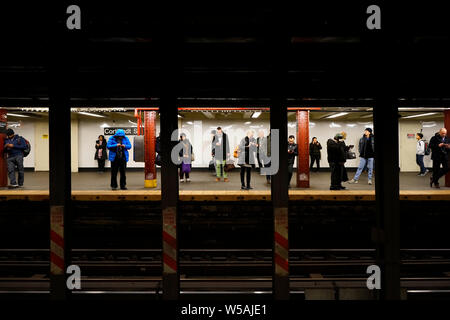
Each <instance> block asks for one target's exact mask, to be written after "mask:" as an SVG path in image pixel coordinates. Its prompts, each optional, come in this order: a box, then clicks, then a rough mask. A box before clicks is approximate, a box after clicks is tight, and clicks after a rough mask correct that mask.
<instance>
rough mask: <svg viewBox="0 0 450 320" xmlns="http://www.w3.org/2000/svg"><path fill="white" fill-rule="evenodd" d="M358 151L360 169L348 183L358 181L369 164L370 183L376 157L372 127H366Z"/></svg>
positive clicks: (370, 182) (369, 182)
mask: <svg viewBox="0 0 450 320" xmlns="http://www.w3.org/2000/svg"><path fill="white" fill-rule="evenodd" d="M358 151H359V157H360V160H359V166H358V170H356V174H355V176H354V177H353V179H352V180H350V181H349V182H348V183H358V180H359V176H360V175H361V173H362V171H363V170H364V167H365V166H366V165H367V168H368V169H369V180H368V184H372V174H373V163H374V157H375V138H374V135H373V134H372V128H366V130H364V135H363V136H362V138H361V139H359V145H358Z"/></svg>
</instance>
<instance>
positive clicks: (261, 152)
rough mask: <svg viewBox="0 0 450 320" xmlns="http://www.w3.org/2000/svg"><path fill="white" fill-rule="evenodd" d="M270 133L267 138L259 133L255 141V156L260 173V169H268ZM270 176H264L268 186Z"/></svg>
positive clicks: (262, 132)
mask: <svg viewBox="0 0 450 320" xmlns="http://www.w3.org/2000/svg"><path fill="white" fill-rule="evenodd" d="M270 141H271V139H270V133H269V135H268V136H267V137H265V136H264V131H262V130H260V131H259V137H258V139H257V141H256V147H257V149H256V154H257V158H258V166H259V170H260V172H261V168H268V167H270V164H271V163H270V155H271V153H270ZM270 180H271V179H270V174H266V182H267V184H270Z"/></svg>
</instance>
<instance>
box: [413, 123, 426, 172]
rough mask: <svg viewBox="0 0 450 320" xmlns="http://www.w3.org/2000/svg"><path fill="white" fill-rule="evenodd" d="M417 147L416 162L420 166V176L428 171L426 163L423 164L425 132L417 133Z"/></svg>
mask: <svg viewBox="0 0 450 320" xmlns="http://www.w3.org/2000/svg"><path fill="white" fill-rule="evenodd" d="M416 139H417V147H416V163H417V165H418V166H419V168H420V172H419V174H418V176H421V177H423V176H425V175H426V174H427V173H428V170H427V169H425V165H424V164H423V157H424V156H425V141H423V140H422V139H423V134H422V133H420V132H419V133H417V134H416Z"/></svg>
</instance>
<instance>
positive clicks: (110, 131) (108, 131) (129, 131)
mask: <svg viewBox="0 0 450 320" xmlns="http://www.w3.org/2000/svg"><path fill="white" fill-rule="evenodd" d="M119 129H123V130H124V131H125V134H126V135H127V136H136V135H137V127H128V128H124V127H117V128H112V127H106V128H103V134H104V135H105V136H113V135H114V134H115V133H116V131H117V130H119Z"/></svg>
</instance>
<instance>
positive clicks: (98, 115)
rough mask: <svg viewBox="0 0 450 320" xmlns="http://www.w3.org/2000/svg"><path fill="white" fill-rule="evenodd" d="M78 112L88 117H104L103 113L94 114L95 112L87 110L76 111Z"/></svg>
mask: <svg viewBox="0 0 450 320" xmlns="http://www.w3.org/2000/svg"><path fill="white" fill-rule="evenodd" d="M78 113H79V114H82V115H85V116H89V117H96V118H106V117H105V116H103V115H100V114H95V113H89V112H78Z"/></svg>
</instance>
